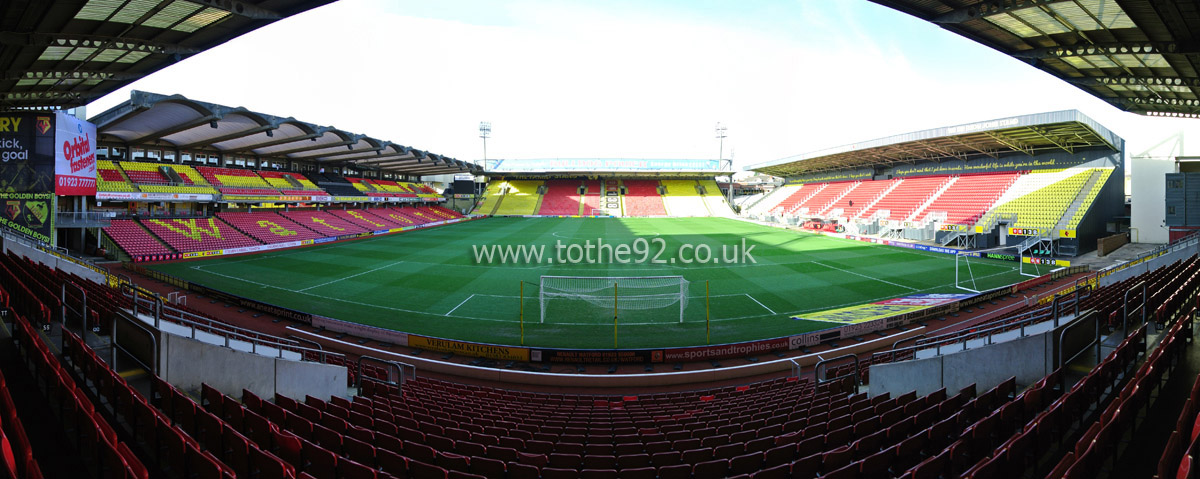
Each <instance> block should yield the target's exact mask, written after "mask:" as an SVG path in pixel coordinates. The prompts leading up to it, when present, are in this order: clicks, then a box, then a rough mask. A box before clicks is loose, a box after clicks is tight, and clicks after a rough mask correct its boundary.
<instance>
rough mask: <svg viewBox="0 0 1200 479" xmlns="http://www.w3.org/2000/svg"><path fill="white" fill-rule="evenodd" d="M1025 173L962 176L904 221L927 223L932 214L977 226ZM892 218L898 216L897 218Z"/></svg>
mask: <svg viewBox="0 0 1200 479" xmlns="http://www.w3.org/2000/svg"><path fill="white" fill-rule="evenodd" d="M1021 174H1022V173H1020V172H1017V173H985V174H977V175H962V176H959V177H958V179H957V180H953V183H951V184H950V186H949V188H946V190H945V191H943V192H942V194H941V195H938V196H937V197H936V198H934V200H933V201H932V202H930V203H929V204H928V205H927V206H925V207H924V208H918V209H917V210H916V211H914V212H913V213H912V214H911V215H909V216H908V217H906V218H901V219H906V220H909V221H922V222H924V221H925V218H926V217H928V216H929V215H932V214H938V215H940V214H942V213H944V214H945V220H943V223H946V224H953V225H973V224H975V222H976V221H978V220H979V218H980V217H982V216H983V214H984V212H986V211H987V210H988V209H990V208H991V207H992V205H994V204H995V203H996V201H997V200H999V199H1000V196H1001V195H1003V194H1004V192H1005V191H1007V190H1008V188H1009V187H1010V186H1012V184H1013V182H1015V181H1017V178H1019V177H1020V176H1021ZM892 218H896V216H895V215H893V216H892Z"/></svg>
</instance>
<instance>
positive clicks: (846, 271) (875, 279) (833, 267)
mask: <svg viewBox="0 0 1200 479" xmlns="http://www.w3.org/2000/svg"><path fill="white" fill-rule="evenodd" d="M812 263H813V264H817V265H821V266H824V267H826V268H829V269H836V270H838V271H841V272H843V273H847V274H852V275H855V276H858V277H862V278H867V279H869V280H872V281H878V282H880V283H887V284H890V285H892V286H899V287H901V288H904V289H907V290H909V291H920V290H919V289H917V288H910V287H908V286H905V285H903V284H900V283H893V282H891V281H888V280H886V279H879V278H875V277H871V276H867V275H865V274H862V273H855V272H853V271H850V270H848V269H842V268H839V267H837V266H829V265H827V264H825V263H822V262H820V261H813V262H812Z"/></svg>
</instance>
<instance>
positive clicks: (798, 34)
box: [88, 0, 1200, 170]
mask: <svg viewBox="0 0 1200 479" xmlns="http://www.w3.org/2000/svg"><path fill="white" fill-rule="evenodd" d="M130 90H143V91H150V92H155V93H162V94H181V95H183V96H185V97H188V98H191V99H194V100H199V101H205V102H210V103H216V104H220V105H227V106H243V107H246V108H248V109H250V110H252V111H257V112H261V113H266V114H271V115H277V116H283V117H288V116H291V117H294V118H296V119H298V120H301V121H307V122H311V123H316V124H320V125H327V126H334V127H337V128H341V129H344V130H347V131H350V132H354V133H362V134H367V135H369V136H371V137H374V138H377V139H380V140H386V141H392V142H395V143H399V144H402V145H407V146H411V147H414V148H419V149H422V150H426V151H429V152H433V153H437V154H441V155H445V156H450V157H453V158H457V159H460V160H467V161H475V160H479V159H481V158H482V157H483V154H484V152H483V143H482V140H481V139H480V138H479V123H480V122H481V121H490V122H491V123H492V137H491V138H490V139H488V140H487V157H488V158H491V159H496V158H506V159H514V158H717V157H718V156H721V157H722V158H726V159H729V158H732V159H733V162H734V167H735V168H737V169H739V170H740V169H742V168H743V167H745V166H746V165H750V164H755V163H762V162H765V161H771V160H775V159H779V158H783V157H787V156H792V155H797V154H802V153H806V152H812V151H817V150H823V149H826V148H831V147H835V146H840V145H844V144H849V143H853V142H858V141H865V140H871V139H875V138H881V137H885V136H890V135H895V134H900V133H907V132H911V131H917V130H923V129H929V128H937V127H942V126H950V125H957V124H962V123H972V122H976V121H983V120H991V119H996V118H1004V117H1009V116H1015V115H1022V114H1030V113H1039V112H1047V111H1056V110H1066V109H1077V110H1080V111H1082V112H1083V113H1084V114H1085V115H1088V116H1090V117H1092V118H1093V119H1095V120H1096V121H1098V122H1099V123H1100V124H1102V125H1104V126H1105V127H1107V128H1109V129H1110V130H1112V131H1114V132H1115V133H1117V134H1118V135H1120V136H1122V137H1124V138H1125V139H1126V152H1127V153H1128V154H1138V153H1141V152H1142V151H1144V150H1147V149H1149V148H1151V147H1153V146H1155V145H1156V144H1158V143H1159V142H1161V141H1162V140H1164V139H1165V138H1167V137H1169V136H1171V135H1173V134H1176V133H1178V132H1180V131H1186V133H1187V137H1188V138H1200V120H1196V119H1171V118H1156V117H1155V118H1152V117H1145V116H1139V115H1134V114H1132V113H1124V112H1121V111H1120V110H1117V109H1116V108H1114V107H1112V106H1110V105H1108V104H1107V103H1104V102H1103V101H1101V100H1099V99H1097V98H1095V97H1093V96H1091V95H1090V94H1088V93H1086V92H1084V91H1083V90H1080V89H1078V88H1076V87H1074V86H1071V85H1069V84H1067V83H1065V82H1063V81H1061V80H1058V79H1056V78H1054V77H1052V76H1050V75H1049V74H1047V73H1043V72H1041V71H1040V70H1037V69H1036V68H1033V67H1031V66H1029V65H1027V64H1024V63H1022V62H1020V61H1018V60H1015V59H1013V58H1010V57H1008V56H1006V55H1004V54H1002V53H999V52H997V51H994V50H992V49H990V48H988V47H985V46H982V45H980V44H977V43H975V42H973V41H970V40H968V39H966V38H964V37H960V36H958V35H955V34H953V33H950V32H948V31H945V30H943V29H941V28H939V27H937V26H935V25H933V24H931V23H928V22H925V21H922V20H919V19H917V18H915V17H911V16H908V15H905V14H902V13H899V12H896V11H894V10H891V9H888V8H886V7H882V6H879V5H876V4H873V3H870V2H867V1H866V0H835V1H831V0H792V1H779V0H739V1H718V0H666V1H637V0H612V1H580V0H554V1H549V0H516V1H507V2H500V1H489V0H438V1H428V0H339V1H337V2H335V3H332V4H330V5H326V6H324V7H320V8H317V9H314V10H311V11H308V12H305V13H303V14H300V15H297V16H293V17H290V18H287V19H284V20H281V21H278V22H276V23H274V24H272V25H269V26H267V27H264V28H261V29H258V30H256V31H254V32H251V33H249V34H246V35H243V36H241V37H239V38H236V39H234V40H232V41H229V42H227V43H225V44H223V45H221V46H218V47H216V48H213V49H211V50H208V51H206V52H203V53H200V54H197V55H195V56H193V57H190V58H188V59H185V60H183V61H181V62H179V63H177V64H176V65H172V66H170V67H168V68H166V69H163V70H161V71H159V72H157V73H155V74H152V75H149V76H147V77H146V78H143V79H141V80H139V81H137V82H134V83H132V84H131V85H129V86H128V87H126V88H123V89H121V90H117V91H115V92H113V93H112V94H110V95H107V96H105V97H102V98H100V99H98V100H97V101H95V102H93V103H92V104H90V105H88V114H89V115H91V116H94V115H97V114H99V113H101V112H103V111H105V110H107V109H108V108H111V107H113V106H115V105H117V104H119V103H121V102H124V101H128V100H129V97H130V93H129V92H130ZM718 122H719V123H721V124H723V125H724V126H725V127H726V138H725V139H724V141H723V144H722V142H720V141H719V140H718V139H717V138H716V135H715V132H714V128H715V126H716V124H717V123H718ZM1189 153H1190V154H1197V153H1200V152H1194V151H1191V152H1189Z"/></svg>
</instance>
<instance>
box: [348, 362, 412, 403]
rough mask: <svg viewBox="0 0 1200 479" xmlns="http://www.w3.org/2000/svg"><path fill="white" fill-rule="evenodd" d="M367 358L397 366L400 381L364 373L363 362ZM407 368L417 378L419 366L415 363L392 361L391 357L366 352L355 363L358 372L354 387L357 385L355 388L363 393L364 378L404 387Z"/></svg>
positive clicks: (359, 392)
mask: <svg viewBox="0 0 1200 479" xmlns="http://www.w3.org/2000/svg"><path fill="white" fill-rule="evenodd" d="M365 359H369V360H371V361H375V362H378V363H383V364H385V365H387V366H390V367H393V368H396V377H397V379H398V381H394V382H393V381H383V380H379V379H375V378H372V377H367V376H366V375H364V374H363V365H362V363H363V360H365ZM406 368H408V369H411V370H412V377H413V378H414V379H416V377H417V367H416V366H414V365H412V364H408V363H402V362H399V361H392V360H389V359H382V358H377V357H374V356H367V355H365V354H364V355H362V356H359V357H358V361H357V362H356V363H355V370H356V371H357V374H355V378H354V387H355V389H357V390H358V394H359V395H362V381H363V379H366V380H367V381H373V382H377V383H382V384H389V385H394V386H398V387H404V370H405V369H406Z"/></svg>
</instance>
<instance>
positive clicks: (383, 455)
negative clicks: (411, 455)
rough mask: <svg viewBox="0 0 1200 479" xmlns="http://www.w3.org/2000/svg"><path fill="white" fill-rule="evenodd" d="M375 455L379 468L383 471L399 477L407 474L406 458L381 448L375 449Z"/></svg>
mask: <svg viewBox="0 0 1200 479" xmlns="http://www.w3.org/2000/svg"><path fill="white" fill-rule="evenodd" d="M375 457H376V460H378V461H379V468H380V469H382V470H383V471H384V472H387V473H388V474H391V475H394V476H399V477H404V476H405V475H407V474H408V458H406V457H404V456H401V455H400V454H397V453H395V452H393V451H390V450H388V449H383V448H380V449H378V450H377V451H376V456H375Z"/></svg>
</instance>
